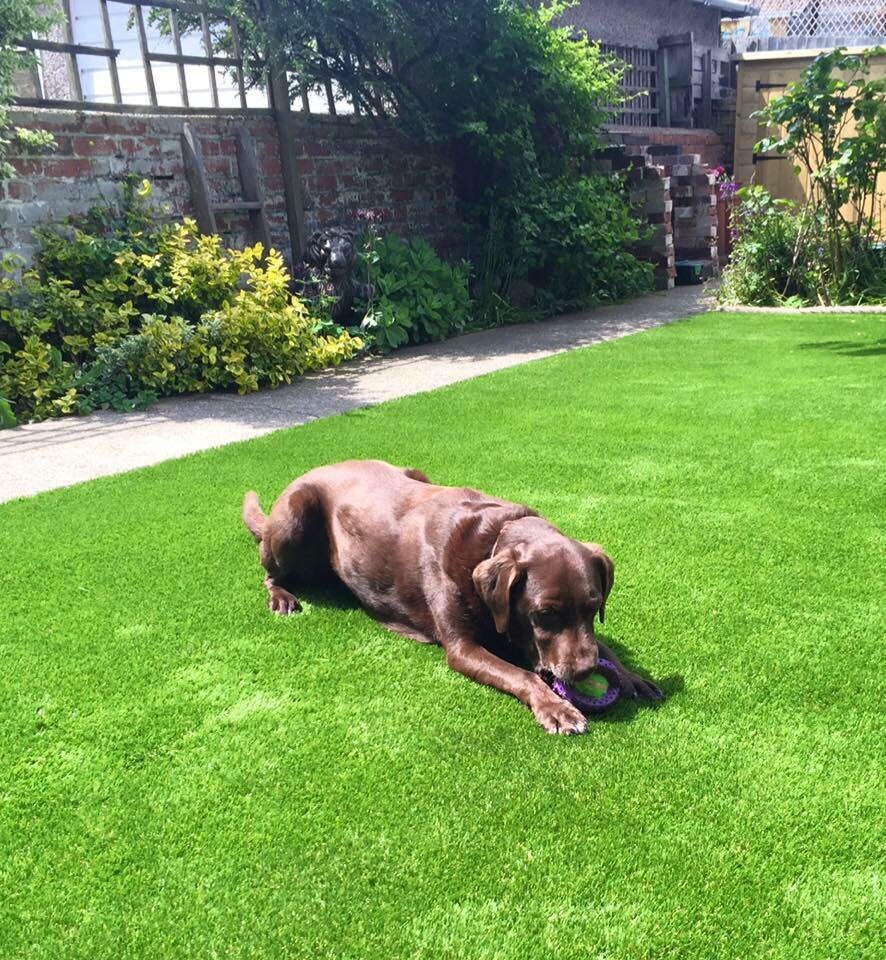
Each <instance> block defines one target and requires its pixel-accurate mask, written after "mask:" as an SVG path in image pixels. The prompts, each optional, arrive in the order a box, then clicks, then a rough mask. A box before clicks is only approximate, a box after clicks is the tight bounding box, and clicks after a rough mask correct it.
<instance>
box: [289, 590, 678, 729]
mask: <svg viewBox="0 0 886 960" xmlns="http://www.w3.org/2000/svg"><path fill="white" fill-rule="evenodd" d="M293 592H294V593H296V595H297V596H298V597H299V599H300V600H303V601H305V602H306V603H309V604H311V606H317V607H322V608H323V609H326V610H359V609H361V604H360V603H359V601H358V600H357V598H356V597H355V596H354V595H353V593H351V591H350V590H348V588H347V587H346V586H345V585H344V584H343V583H341V582H340V581H329V582H326V583H323V584H308V585H299V587H298V588H297V589H294V590H293ZM367 615H368V614H367ZM391 632H392V633H394V631H391ZM394 636H397V637H399V636H400V634H397V633H394ZM401 639H402V640H404V641H405V642H408V643H415V642H416V641H414V640H409V639H408V638H407V637H401ZM600 640H601V641H602V642H603V643H605V644H606V645H607V646H609V647H610V649H612V651H613V652H614V653H615V654H616V656H617V657H618V658H619V660H621V662H622V663H623V664H624V666H625V667H627V668H628V669H629V670H632V671H634V672H635V673H639V674H640V676H642V677H647V678H648V679H650V680H652V681H653V682H654V683H656V684H657V685H658V686H659V687H660V688H661V690H662V692H663V693H664V695H665V698H664V700H662V701H658V702H654V701H649V700H629V699H622V700H620V701H619V702H618V703H616V704H615V706H614V707H612V709H611V710H609V711H607V712H606V713H604V714H597V715H592V716H591V719H592V720H594V721H597V722H602V723H630V721H631V720H633V719H634V717H635V716H636V714H637V712H638V711H640V710H658V709H661V708H662V707H664V706H665V705H666V704H667V702H668V701H669V700H671V699H672V698H673V697H676V696H678V695H679V694H681V693H682V692H683V690H684V689H685V686H686V684H685V681H684V679H683V677H682V676H680V675H679V674H674V675H671V676H667V677H663V678H662V679H660V680H658V679H656V678H653V677H649V675H648V673H647V672H646V671H645V670H643V669H642V668H641V667H639V666H638V665H637V663H636V660H635V657H634V655H633V652H632V651H631V649H630V648H629V647H626V646H625V645H624V644H623V643H619V642H618V641H616V640H613V639H612V638H611V637H609V636H604V635H600ZM484 646H485V647H486V649H487V650H489V651H490V652H491V653H493V654H495V656H497V657H500V658H501V659H502V660H505V661H507V662H508V663H511V664H513V665H514V666H516V667H522V668H523V669H529V664H528V663H527V662H526V661H525V660H524V659H523V657H522V656H521V654H520V651H519V650H517V649H516V648H515V647H513V646H512V645H511V644H509V643H508V642H507V641H506V640H505V639H504V638H502V637H497V638H495V639H493V640H491V641H489V642H487V643H485V644H484Z"/></svg>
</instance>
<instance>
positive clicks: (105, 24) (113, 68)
mask: <svg viewBox="0 0 886 960" xmlns="http://www.w3.org/2000/svg"><path fill="white" fill-rule="evenodd" d="M99 9H100V11H101V15H102V32H103V34H104V38H105V46H106V47H108V48H109V49H110V48H111V47H113V46H114V38H113V36H112V34H111V18H110V16H109V15H108V0H99ZM108 70H109V71H110V74H111V90H113V92H114V103H123V95H122V93H121V92H120V74H119V73H117V58H116V57H108Z"/></svg>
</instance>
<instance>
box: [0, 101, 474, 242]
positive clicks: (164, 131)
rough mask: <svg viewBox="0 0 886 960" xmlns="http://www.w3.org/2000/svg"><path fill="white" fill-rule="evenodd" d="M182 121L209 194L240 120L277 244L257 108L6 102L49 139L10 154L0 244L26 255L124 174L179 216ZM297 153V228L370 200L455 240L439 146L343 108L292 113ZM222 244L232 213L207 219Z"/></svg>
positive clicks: (241, 230) (270, 144)
mask: <svg viewBox="0 0 886 960" xmlns="http://www.w3.org/2000/svg"><path fill="white" fill-rule="evenodd" d="M187 120H190V122H191V123H192V124H193V126H194V128H195V131H196V133H197V135H198V136H199V138H200V141H201V145H202V148H203V154H204V159H205V165H206V171H207V174H208V178H209V181H210V189H211V190H212V193H213V196H214V199H215V200H217V201H222V200H225V199H228V200H230V199H234V198H237V197H239V196H240V195H241V194H240V182H239V178H238V169H237V158H236V147H235V131H236V127H237V125H238V124H239V123H241V122H245V123H246V125H247V127H248V128H249V131H250V133H251V134H252V136H253V137H254V138H255V141H256V153H257V157H258V164H259V172H260V176H261V180H262V186H263V189H264V194H265V200H266V203H267V208H268V217H269V220H270V224H271V241H272V243H273V244H274V245H275V246H276V247H278V248H279V249H280V250H281V251H283V252H284V253H285V254H288V251H289V231H288V227H287V223H286V213H285V203H284V193H283V174H282V168H281V164H280V151H279V148H278V142H277V132H276V127H275V125H274V123H273V121H272V120H271V119H270V118H268V117H261V116H259V117H254V116H252V117H249V118H247V119H246V120H245V121H242V120H240V119H239V118H233V117H231V118H228V117H191V118H186V117H178V116H167V115H163V116H143V115H121V114H101V113H76V112H74V111H62V110H33V111H17V112H16V113H15V114H14V122H16V123H17V124H19V125H22V126H30V127H33V128H37V129H42V130H48V131H50V132H51V133H53V134H54V135H55V138H56V143H57V149H56V150H55V152H54V153H52V154H50V155H46V156H39V155H34V154H28V153H26V152H19V153H15V152H13V154H12V156H11V157H10V160H11V162H12V164H13V166H14V167H15V169H16V176H15V177H13V178H12V179H11V180H9V181H7V182H6V183H4V184H2V185H0V251H13V252H16V253H19V254H21V255H22V256H24V257H25V258H26V259H27V258H28V257H29V256H30V255H31V253H32V252H33V249H34V243H33V236H32V231H33V228H34V227H35V226H38V225H40V224H46V223H52V222H58V221H61V220H63V219H64V218H65V217H67V216H69V215H71V214H81V213H85V212H86V210H88V209H89V207H91V206H92V205H94V204H95V203H97V202H99V201H102V200H112V199H113V198H114V197H115V196H117V195H118V193H119V189H120V182H121V180H122V178H123V177H124V176H125V175H126V174H128V173H134V174H138V175H139V176H143V177H146V178H147V179H148V180H149V181H150V182H151V184H152V186H153V188H154V197H155V200H156V203H157V206H158V210H159V211H160V212H162V213H163V214H165V215H167V216H169V217H181V216H183V215H191V214H192V213H193V208H192V205H191V200H190V190H189V187H188V183H187V180H186V179H185V175H184V164H183V160H182V152H181V133H182V129H183V127H184V123H185V122H186V121H187ZM296 135H297V151H298V155H299V166H300V169H301V176H302V182H303V186H304V198H305V221H306V225H307V229H308V231H309V232H310V230H313V229H316V228H317V227H318V226H321V225H340V226H347V227H357V225H358V220H357V218H356V212H357V210H359V209H361V208H372V209H376V210H381V211H382V213H383V217H384V227H385V229H389V230H393V231H395V232H397V233H399V234H401V235H404V236H423V237H425V239H427V240H428V241H429V242H431V243H432V244H434V245H435V246H436V247H437V248H438V249H440V250H441V252H443V253H444V254H455V253H458V252H460V250H461V242H462V228H461V224H460V223H459V220H458V216H457V212H456V201H455V191H454V187H453V172H452V167H451V164H450V163H449V161H448V158H447V157H446V156H445V155H442V154H440V153H436V152H433V151H422V150H419V149H417V148H415V147H413V146H410V145H408V144H406V143H404V142H403V141H402V140H400V139H399V138H398V137H397V136H396V135H395V134H394V133H393V132H391V131H384V130H382V131H379V130H377V129H376V128H374V127H372V126H371V125H370V124H369V123H368V122H367V121H360V120H358V119H355V118H350V117H340V118H336V117H323V116H308V117H302V118H299V120H298V123H297V127H296ZM218 223H219V229H220V232H221V233H222V235H223V236H224V237H225V239H226V241H228V242H229V243H231V244H232V245H240V244H242V243H244V242H246V239H247V233H246V221H245V219H244V218H243V217H241V216H239V215H237V216H226V217H221V216H219V217H218Z"/></svg>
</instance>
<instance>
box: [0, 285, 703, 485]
mask: <svg viewBox="0 0 886 960" xmlns="http://www.w3.org/2000/svg"><path fill="white" fill-rule="evenodd" d="M711 307H712V304H711V300H710V297H709V295H706V294H705V293H704V291H703V290H702V288H701V287H677V288H676V289H675V290H671V291H670V292H668V293H658V294H651V295H650V296H647V297H642V298H640V299H637V300H632V301H631V302H630V303H625V304H619V305H616V306H611V307H602V308H598V309H596V310H589V311H585V312H583V313H576V314H569V315H567V316H563V317H558V318H556V319H554V320H546V321H544V322H543V323H538V324H522V325H519V326H512V327H500V328H497V329H495V330H484V331H482V332H480V333H472V334H467V335H466V336H462V337H456V338H455V339H453V340H447V341H445V342H444V343H434V344H428V345H425V346H421V347H409V348H407V349H405V350H400V351H398V352H397V353H396V354H394V355H393V356H391V357H386V358H382V359H364V360H358V361H353V362H351V363H346V364H343V365H342V366H341V367H338V368H336V369H335V370H326V371H322V372H318V373H313V374H309V375H307V376H305V377H302V378H300V379H299V380H297V381H296V382H295V383H293V384H291V385H290V386H285V387H281V388H280V389H278V390H263V391H260V392H259V393H253V394H249V395H248V396H244V397H241V396H237V395H236V394H220V393H219V394H207V395H202V396H200V395H197V396H188V397H172V398H170V399H167V400H163V401H161V402H160V403H157V404H155V405H154V406H153V407H151V408H150V409H149V410H146V411H142V412H136V413H126V414H120V413H114V412H111V411H103V412H99V413H94V414H91V415H90V416H87V417H70V418H63V419H58V420H46V421H44V422H43V423H34V424H27V425H25V426H21V427H17V428H16V429H14V430H4V431H2V432H0V502H3V501H5V500H14V499H16V498H18V497H26V496H31V495H32V494H35V493H40V492H42V491H44V490H52V489H55V488H56V487H67V486H70V485H71V484H74V483H80V482H82V481H84V480H92V479H94V478H95V477H102V476H106V475H108V474H112V473H122V472H123V471H126V470H132V469H134V468H136V467H145V466H148V465H149V464H152V463H160V462H161V461H162V460H171V459H173V458H174V457H182V456H185V455H186V454H189V453H194V452H196V451H197V450H205V449H207V448H208V447H217V446H222V445H223V444H226V443H233V442H235V441H237V440H247V439H249V438H250V437H257V436H259V435H261V434H263V433H270V432H271V431H272V430H279V429H281V428H282V427H291V426H295V425H297V424H300V423H307V422H308V421H310V420H316V419H318V418H320V417H328V416H330V415H331V414H335V413H342V412H344V411H346V410H353V409H355V408H357V407H365V406H368V405H370V404H375V403H381V402H382V401H384V400H390V399H393V398H395V397H404V396H408V395H409V394H413V393H421V392H423V391H425V390H433V389H434V388H435V387H442V386H446V385H447V384H450V383H456V382H457V381H459V380H468V379H470V378H471V377H477V376H480V375H481V374H484V373H490V372H491V371H493V370H501V369H502V368H504V367H511V366H514V365H516V364H518V363H525V362H527V361H528V360H537V359H538V358H540V357H547V356H551V355H552V354H555V353H562V352H564V351H566V350H573V349H575V348H576V347H584V346H587V345H588V344H592V343H599V342H601V341H603V340H612V339H615V338H616V337H624V336H627V335H628V334H631V333H637V332H639V331H641V330H647V329H649V328H650V327H656V326H659V325H661V324H664V323H670V322H671V321H672V320H677V319H679V318H680V317H685V316H688V315H690V314H692V313H699V312H701V311H703V310H708V309H711Z"/></svg>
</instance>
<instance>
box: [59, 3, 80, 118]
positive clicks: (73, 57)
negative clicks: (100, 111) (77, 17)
mask: <svg viewBox="0 0 886 960" xmlns="http://www.w3.org/2000/svg"><path fill="white" fill-rule="evenodd" d="M62 14H63V20H62V35H63V36H64V38H65V43H70V44H73V43H74V27H73V21H72V18H71V0H62ZM65 59H66V60H67V63H68V83H69V85H70V88H71V99H72V100H82V99H83V88H82V87H81V86H80V66H79V64H78V63H77V54H76V53H73V52H71V53H69V54H68V55H67V57H65Z"/></svg>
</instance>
